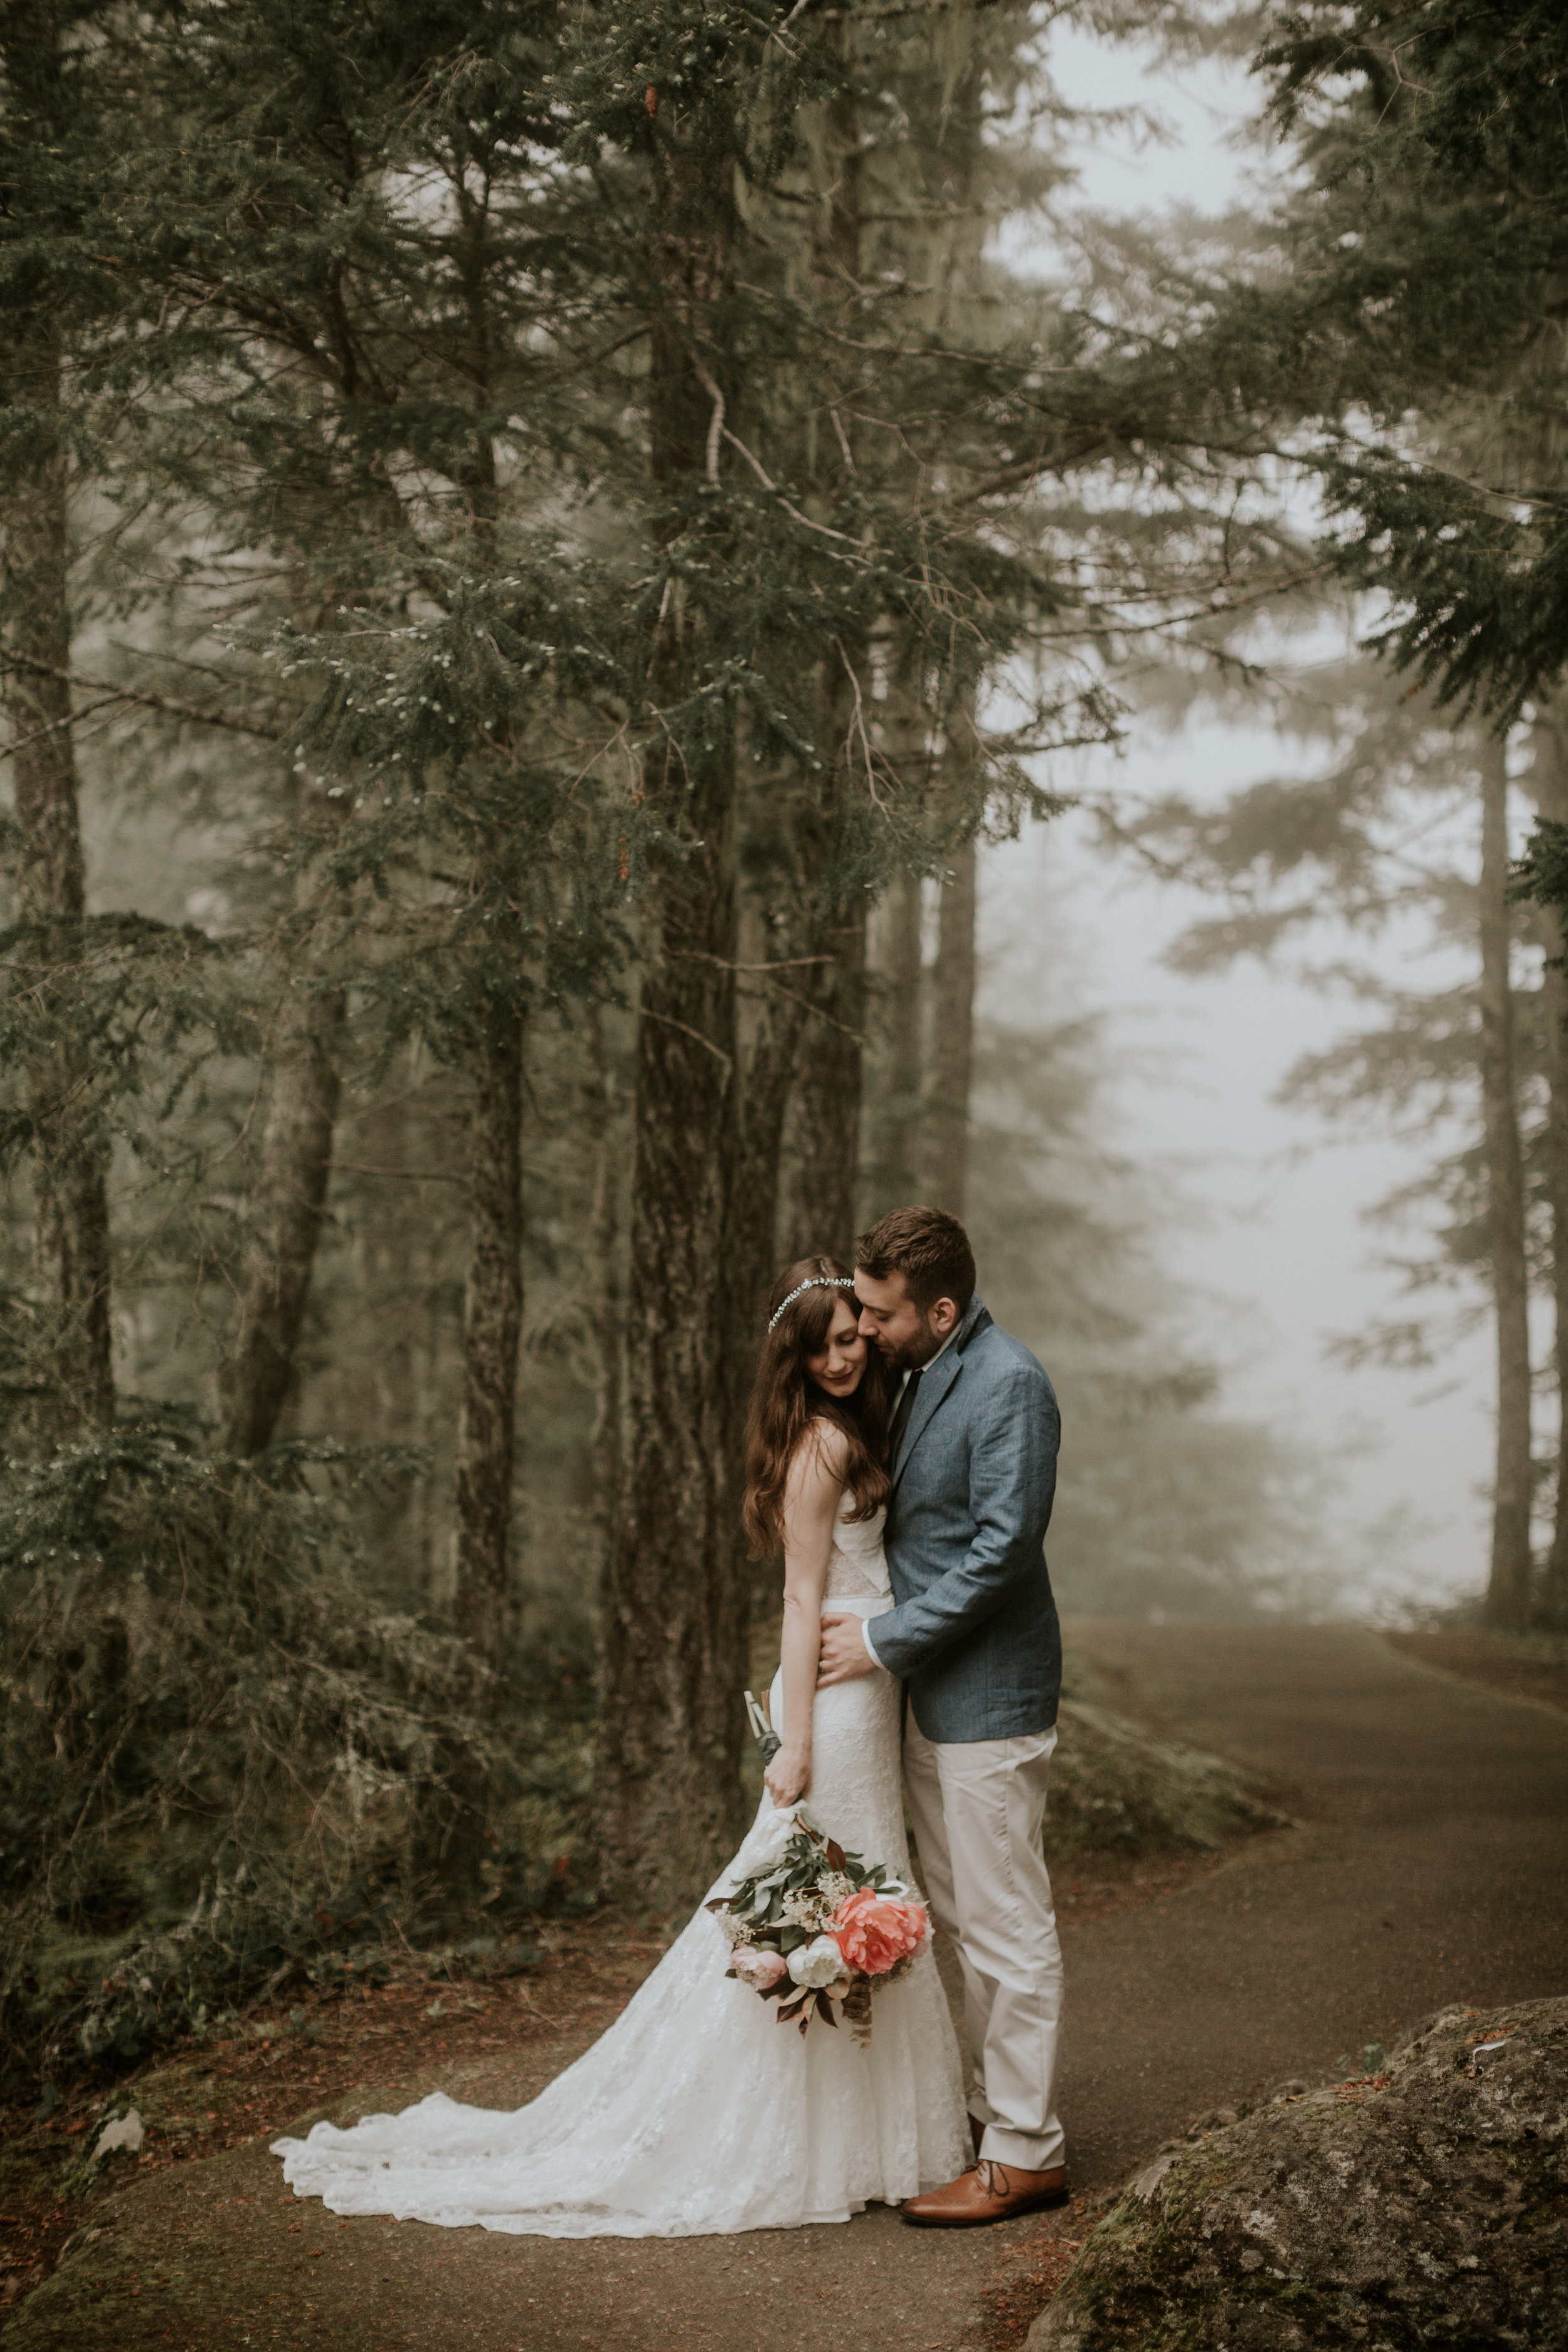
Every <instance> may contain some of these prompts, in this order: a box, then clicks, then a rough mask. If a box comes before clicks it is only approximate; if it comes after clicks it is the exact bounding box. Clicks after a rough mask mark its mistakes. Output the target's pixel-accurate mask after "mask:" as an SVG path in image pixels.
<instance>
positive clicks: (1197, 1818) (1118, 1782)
mask: <svg viewBox="0 0 1568 2352" xmlns="http://www.w3.org/2000/svg"><path fill="white" fill-rule="evenodd" d="M1057 1726H1058V1742H1057V1752H1056V1756H1055V1758H1054V1759H1053V1760H1052V1764H1051V1793H1050V1804H1049V1808H1048V1810H1047V1816H1046V1853H1047V1856H1049V1857H1050V1858H1051V1859H1053V1860H1055V1859H1058V1858H1063V1859H1065V1858H1067V1857H1068V1856H1073V1855H1079V1854H1089V1853H1126V1854H1153V1853H1204V1852H1210V1851H1213V1850H1214V1849H1215V1847H1217V1846H1220V1845H1222V1844H1223V1843H1225V1840H1226V1838H1227V1837H1230V1836H1233V1835H1234V1834H1235V1833H1236V1832H1238V1831H1245V1830H1267V1829H1280V1828H1283V1827H1284V1826H1285V1817H1284V1815H1283V1814H1280V1813H1278V1812H1276V1811H1274V1810H1273V1808H1272V1807H1271V1806H1269V1805H1267V1804H1265V1803H1264V1802H1263V1801H1262V1800H1261V1799H1260V1798H1259V1796H1258V1793H1257V1792H1256V1790H1253V1789H1251V1788H1249V1787H1248V1785H1247V1780H1246V1779H1245V1777H1244V1775H1243V1774H1242V1773H1240V1772H1238V1771H1237V1769H1236V1767H1235V1765H1233V1764H1226V1763H1225V1762H1223V1761H1222V1760H1221V1759H1220V1758H1219V1757H1217V1756H1205V1754H1204V1753H1203V1752H1202V1750H1201V1749H1198V1748H1184V1747H1181V1746H1179V1745H1177V1744H1176V1743H1175V1742H1174V1741H1173V1740H1167V1739H1156V1738H1153V1736H1152V1734H1151V1733H1149V1732H1147V1731H1145V1730H1143V1729H1142V1727H1140V1726H1139V1725H1138V1724H1135V1723H1129V1722H1128V1721H1127V1719H1126V1718H1125V1717H1123V1716H1120V1715H1116V1714H1113V1713H1112V1712H1111V1711H1110V1709H1109V1708H1107V1707H1104V1706H1091V1705H1090V1704H1089V1702H1088V1701H1087V1700H1086V1699H1082V1698H1069V1697H1064V1698H1063V1700H1062V1703H1061V1711H1060V1713H1059V1715H1058V1718H1057Z"/></svg>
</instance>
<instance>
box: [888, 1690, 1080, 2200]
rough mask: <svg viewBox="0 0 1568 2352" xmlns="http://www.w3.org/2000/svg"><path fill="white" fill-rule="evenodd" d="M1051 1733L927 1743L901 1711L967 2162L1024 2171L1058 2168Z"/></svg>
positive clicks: (1058, 2001)
mask: <svg viewBox="0 0 1568 2352" xmlns="http://www.w3.org/2000/svg"><path fill="white" fill-rule="evenodd" d="M1056 1744H1057V1735H1056V1732H1055V1729H1054V1728H1053V1729H1052V1730H1050V1731H1036V1732H1031V1733H1029V1734H1028V1735H1027V1736H1026V1737H1024V1738H1017V1739H970V1740H962V1741H943V1742H942V1743H940V1744H936V1743H933V1742H932V1741H931V1740H929V1739H928V1738H926V1736H925V1734H924V1732H922V1731H921V1727H920V1726H919V1724H918V1723H917V1722H916V1721H915V1717H914V1709H913V1708H912V1707H911V1708H910V1711H909V1714H908V1717H907V1719H906V1721H905V1725H904V1779H905V1780H906V1782H907V1784H908V1787H909V1792H910V1818H911V1819H912V1821H913V1822H914V1830H915V1840H916V1843H918V1845H919V1847H920V1854H921V1870H922V1872H923V1873H924V1875H925V1884H926V1893H927V1895H929V1896H930V1898H931V1916H932V1917H933V1918H934V1919H935V1921H936V1924H937V1926H938V1927H940V1928H941V1929H942V1933H943V1935H945V1936H951V1937H952V1941H953V1943H954V1944H955V1945H956V1946H957V1948H958V1958H959V1962H960V1965H961V1967H962V1968H963V1995H964V2015H965V2021H966V2022H967V2024H968V2028H969V2048H970V2054H971V2056H972V2057H973V2062H974V2089H973V2094H972V2095H971V2098H970V2102H969V2105H970V2112H971V2114H972V2115H973V2116H974V2117H975V2119H976V2120H977V2121H978V2122H979V2123H982V2124H984V2127H985V2129H984V2137H983V2138H982V2140H981V2143H980V2153H981V2155H982V2156H984V2157H988V2158H994V2160H995V2161H996V2162H997V2163H999V2164H1014V2165H1016V2166H1018V2167H1019V2168H1020V2169H1021V2170H1023V2171H1026V2172H1047V2171H1049V2170H1050V2168H1052V2167H1053V2166H1055V2165H1058V2164H1060V2163H1061V2162H1062V2160H1063V2137H1062V2127H1061V2125H1060V2124H1059V2123H1058V2120H1057V2100H1056V2081H1057V2042H1058V2032H1059V2028H1060V2024H1061V2013H1062V1954H1061V1946H1060V1944H1059V1943H1058V1940H1057V1918H1056V1909H1055V1906H1054V1905H1053V1904H1052V1901H1051V1881H1050V1874H1049V1873H1048V1872H1047V1868H1046V1858H1045V1855H1044V1853H1043V1852H1042V1851H1041V1847H1040V1830H1041V1826H1042V1824H1043V1822H1044V1820H1045V1813H1046V1780H1047V1774H1048V1773H1049V1770H1050V1764H1051V1757H1052V1755H1053V1754H1054V1752H1055V1749H1056Z"/></svg>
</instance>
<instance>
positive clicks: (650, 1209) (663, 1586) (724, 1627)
mask: <svg viewBox="0 0 1568 2352" xmlns="http://www.w3.org/2000/svg"><path fill="white" fill-rule="evenodd" d="M694 799H695V805H693V806H692V807H691V808H690V810H689V833H690V835H691V837H693V838H694V839H695V840H696V841H697V842H698V843H700V847H699V848H697V849H695V850H694V851H693V852H692V853H691V856H690V858H689V861H688V862H687V865H686V867H685V868H684V869H683V870H680V871H678V872H676V873H673V874H670V875H668V877H666V879H665V882H664V886H663V890H662V894H661V903H660V906H659V909H658V937H657V939H656V940H653V941H650V946H651V947H652V948H653V950H654V952H653V954H652V955H651V956H650V958H649V963H648V968H647V972H646V975H645V978H644V982H643V995H642V1004H641V1008H640V1013H639V1018H638V1023H637V1100H636V1113H635V1117H636V1144H635V1161H634V1169H633V1178H632V1225H631V1257H630V1266H629V1271H628V1276H627V1298H626V1372H625V1381H626V1396H625V1408H624V1415H623V1427H624V1429H625V1433H626V1444H625V1456H624V1461H623V1467H622V1476H621V1496H620V1509H619V1514H618V1519H617V1525H616V1538H615V1541H614V1543H613V1545H612V1547H611V1551H610V1563H609V1572H608V1575H607V1577H606V1580H605V1612H604V1713H603V1718H602V1724H601V1729H600V1735H599V1748H598V1759H597V1772H596V1782H595V1785H596V1814H597V1827H598V1839H599V1848H600V1854H601V1859H602V1864H603V1872H604V1877H605V1884H606V1885H608V1886H609V1887H610V1888H611V1889H612V1891H614V1892H615V1893H616V1894H618V1895H621V1896H622V1897H624V1898H632V1897H635V1898H638V1899H641V1900H643V1901H646V1902H648V1903H651V1904H653V1905H655V1906H658V1907H667V1906H670V1905H673V1904H674V1903H676V1902H678V1901H683V1900H685V1899H686V1898H687V1897H689V1895H690V1893H691V1891H692V1889H693V1888H694V1887H696V1886H697V1885H701V1884H705V1883H707V1882H708V1881H709V1880H710V1879H711V1878H712V1877H713V1875H714V1874H715V1873H716V1872H717V1871H718V1870H719V1868H720V1867H721V1864H722V1863H723V1861H724V1859H725V1857H726V1855H727V1854H729V1853H732V1852H733V1850H734V1846H735V1843H736V1840H737V1838H738V1836H739V1834H740V1831H741V1828H742V1794H741V1781H740V1745H741V1736H742V1716H741V1708H740V1692H741V1689H742V1685H743V1684H744V1682H745V1675H746V1653H747V1642H748V1636H749V1632H750V1601H749V1594H748V1592H747V1588H746V1585H745V1583H744V1581H743V1580H742V1577H741V1575H740V1574H739V1572H738V1562H737V1559H736V1536H735V1518H736V1513H737V1508H738V1488H737V1479H736V1476H735V1469H736V1465H735V1461H734V1457H733V1454H732V1452H731V1438H732V1431H733V1423H732V1417H731V1414H732V1395H731V1391H732V1388H733V1385H734V1383H733V1381H732V1378H731V1367H730V1365H729V1362H728V1349H727V1348H726V1347H725V1344H724V1341H725V1338H726V1335H727V1334H728V1333H730V1332H731V1331H732V1330H733V1328H735V1324H736V1321H737V1319H738V1317H737V1303H736V1300H735V1297H734V1295H733V1288H732V1285H731V1269H730V1266H729V1264H728V1260H727V1248H728V1242H729V1233H730V1199H731V1172H732V1164H733V1155H734V1145H735V1099H734V1097H735V1092H736V1088H735V1084H734V1078H735V1056H736V1050H737V1042H738V1041H737V1038H736V1034H735V978H734V969H733V968H734V964H735V961H736V955H735V948H736V935H735V880H734V873H733V814H734V808H733V802H734V788H733V776H732V772H731V766H730V763H729V762H728V761H724V760H722V759H721V758H720V757H718V756H717V755H714V756H712V757H711V758H710V763H709V765H708V767H707V769H706V771H705V772H703V773H702V774H701V775H700V778H699V779H698V780H697V787H696V793H695V794H694ZM692 869H695V870H692Z"/></svg>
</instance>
